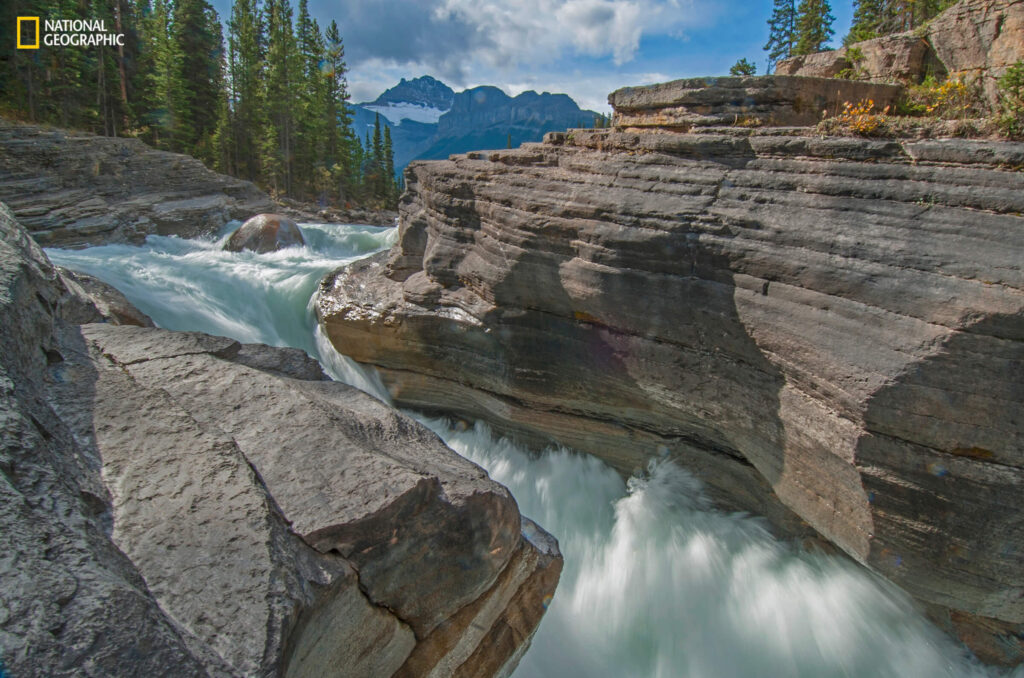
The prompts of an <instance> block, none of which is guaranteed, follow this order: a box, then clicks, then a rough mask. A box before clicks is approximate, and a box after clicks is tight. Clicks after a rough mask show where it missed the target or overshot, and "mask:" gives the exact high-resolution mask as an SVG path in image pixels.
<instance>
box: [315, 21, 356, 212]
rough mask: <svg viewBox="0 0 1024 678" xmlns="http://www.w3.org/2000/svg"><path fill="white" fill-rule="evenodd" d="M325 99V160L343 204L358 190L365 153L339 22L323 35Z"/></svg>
mask: <svg viewBox="0 0 1024 678" xmlns="http://www.w3.org/2000/svg"><path fill="white" fill-rule="evenodd" d="M323 71H324V75H325V78H326V82H325V88H326V89H325V92H324V97H325V102H324V114H325V117H326V129H325V132H324V144H323V145H324V150H325V153H326V157H325V162H326V164H327V166H328V168H330V170H331V175H332V178H333V180H334V184H335V186H337V188H338V197H339V199H340V200H341V202H342V203H343V204H344V203H346V202H349V201H350V200H352V199H354V198H355V197H356V196H357V194H358V192H359V184H360V179H359V170H360V167H361V165H362V159H363V153H362V150H363V149H362V146H361V145H360V143H359V140H358V139H357V138H356V137H355V134H354V133H353V132H352V117H351V114H350V113H349V109H348V102H349V96H348V83H347V81H346V78H345V73H346V72H347V69H346V65H345V46H344V44H343V43H342V40H341V34H340V32H339V31H338V24H337V22H335V21H331V23H330V25H329V26H328V27H327V32H326V34H325V35H324V68H323Z"/></svg>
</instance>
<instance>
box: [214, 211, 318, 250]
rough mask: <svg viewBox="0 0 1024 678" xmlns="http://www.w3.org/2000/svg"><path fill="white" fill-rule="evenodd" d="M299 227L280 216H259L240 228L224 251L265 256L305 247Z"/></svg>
mask: <svg viewBox="0 0 1024 678" xmlns="http://www.w3.org/2000/svg"><path fill="white" fill-rule="evenodd" d="M305 244H306V240H305V238H303V237H302V231H300V230H299V225H298V224H296V223H295V222H294V221H292V220H291V219H289V218H288V217H286V216H282V215H280V214H257V215H256V216H254V217H252V218H251V219H248V220H247V221H246V222H245V223H244V224H242V225H241V226H239V227H238V230H236V231H235V232H234V233H232V234H231V237H230V238H228V241H227V242H226V243H224V249H225V250H227V251H229V252H241V251H243V250H248V251H251V252H257V253H259V254H264V253H266V252H276V251H277V250H281V249H284V248H285V247H295V246H296V245H305Z"/></svg>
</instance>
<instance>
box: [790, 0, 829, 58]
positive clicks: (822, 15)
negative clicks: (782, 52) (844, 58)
mask: <svg viewBox="0 0 1024 678" xmlns="http://www.w3.org/2000/svg"><path fill="white" fill-rule="evenodd" d="M835 20H836V19H835V17H834V16H832V7H831V6H829V4H828V0H801V2H800V6H799V7H798V8H797V20H796V47H795V48H794V50H793V53H794V54H796V55H802V54H814V53H815V52H820V51H822V50H823V49H825V45H826V44H827V43H828V41H829V39H830V38H831V37H832V35H833V33H835V31H833V30H832V23H833V22H834V21H835Z"/></svg>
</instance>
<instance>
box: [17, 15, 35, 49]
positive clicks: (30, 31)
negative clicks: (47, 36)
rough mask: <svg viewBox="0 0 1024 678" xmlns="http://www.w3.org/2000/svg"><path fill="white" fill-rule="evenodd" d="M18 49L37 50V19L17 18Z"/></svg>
mask: <svg viewBox="0 0 1024 678" xmlns="http://www.w3.org/2000/svg"><path fill="white" fill-rule="evenodd" d="M18 49H39V17H37V16H19V17H18Z"/></svg>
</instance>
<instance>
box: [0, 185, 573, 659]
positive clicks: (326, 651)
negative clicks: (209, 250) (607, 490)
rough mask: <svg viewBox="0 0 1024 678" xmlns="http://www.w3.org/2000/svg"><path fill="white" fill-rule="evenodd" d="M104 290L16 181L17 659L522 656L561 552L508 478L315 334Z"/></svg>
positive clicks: (13, 581)
mask: <svg viewBox="0 0 1024 678" xmlns="http://www.w3.org/2000/svg"><path fill="white" fill-rule="evenodd" d="M93 293H98V294H99V296H100V301H99V303H93V305H92V307H91V310H90V303H92V302H90V298H91V296H90V295H91V294H93ZM109 299H110V297H109V295H108V290H105V289H102V288H97V287H96V286H94V285H91V284H90V283H89V281H88V280H85V279H83V278H81V277H76V276H73V274H70V273H69V274H60V273H59V272H58V270H57V269H55V268H53V267H52V266H51V265H50V263H49V262H48V261H47V260H46V257H45V255H44V254H43V252H42V251H41V250H40V249H39V247H38V245H37V244H36V243H35V242H34V241H33V240H32V238H30V237H29V235H28V233H27V232H26V231H25V230H23V229H22V228H20V227H19V226H18V225H17V224H16V223H15V222H14V220H13V218H12V217H11V214H10V212H9V211H8V210H7V208H6V207H4V206H3V205H2V204H0V436H2V438H0V442H2V445H0V494H2V495H3V501H2V502H0V547H2V549H0V551H2V556H0V651H2V653H3V654H2V659H3V666H4V667H5V668H6V669H8V670H9V671H11V673H12V675H16V676H19V677H20V676H82V675H96V676H99V675H102V676H138V675H145V676H175V677H178V676H232V677H233V676H289V677H306V676H309V677H314V676H315V677H318V678H319V677H321V676H351V677H353V678H361V677H365V676H391V675H393V674H396V673H398V672H401V674H402V675H409V676H421V675H428V674H429V675H434V676H453V675H482V676H483V675H493V672H490V671H489V670H487V669H486V667H492V666H494V667H499V668H500V667H505V668H506V669H507V670H509V671H510V670H511V668H513V667H514V665H515V662H516V661H517V659H518V657H519V656H520V654H521V652H523V651H524V649H525V647H526V646H527V645H528V644H529V639H530V637H531V635H532V633H533V631H534V630H535V629H536V625H537V623H538V622H539V620H540V617H541V615H543V612H544V606H543V604H542V599H543V597H544V596H546V595H551V594H552V593H553V592H554V587H555V585H556V583H557V580H558V575H559V573H560V570H561V556H560V555H559V554H558V550H557V545H556V544H555V543H554V540H553V539H552V538H551V537H550V536H548V535H546V534H544V533H543V531H542V530H539V529H538V528H537V527H536V526H535V525H533V524H532V523H530V522H529V521H526V522H522V523H521V520H520V515H519V512H518V509H517V507H516V504H515V501H514V500H513V499H512V497H511V496H510V495H509V493H508V491H507V490H506V489H505V488H503V487H501V486H500V485H498V484H497V483H494V482H493V481H491V480H490V479H489V478H488V477H487V475H486V473H485V472H484V471H483V470H482V469H480V468H479V467H477V466H476V465H474V464H472V463H470V462H468V461H466V460H464V459H462V458H461V457H459V456H458V455H457V454H455V453H454V452H452V451H451V450H449V449H448V448H447V447H445V445H444V444H443V443H442V442H441V440H440V439H438V438H437V436H435V435H434V434H433V433H431V432H430V431H428V430H427V429H426V428H424V427H423V426H420V425H419V424H417V423H416V422H414V421H412V420H410V419H408V418H407V417H405V416H403V415H401V414H399V413H397V412H396V411H395V410H393V409H391V408H389V407H387V406H386V405H384V404H383V403H381V402H379V401H378V400H376V399H374V398H372V397H370V396H367V395H365V394H363V393H361V392H359V391H357V390H355V389H352V388H350V387H348V386H345V385H343V384H339V383H335V382H332V381H329V380H327V379H326V378H325V377H324V375H323V373H322V371H321V370H320V369H319V366H318V365H317V363H316V362H315V361H313V360H312V359H310V358H309V357H308V356H306V355H305V353H303V352H302V351H298V350H295V349H280V348H271V347H268V346H262V345H244V346H243V345H240V344H239V343H238V342H235V341H233V340H230V339H225V338H223V337H212V336H209V335H204V334H199V333H178V332H168V331H165V330H160V329H156V328H153V327H140V326H133V325H128V324H125V325H117V324H115V323H116V322H121V321H123V320H124V319H125V318H127V319H128V320H136V319H139V318H138V317H137V316H136V315H133V314H125V313H124V312H123V311H124V309H119V308H117V306H119V304H114V307H115V310H117V312H116V313H114V312H112V313H111V315H110V316H109V317H108V318H107V319H109V320H111V322H108V323H101V322H100V323H98V322H94V321H101V320H104V310H110V309H111V304H110V303H109ZM114 301H115V302H116V301H117V300H116V299H114ZM101 309H103V310H101ZM141 319H145V316H141ZM145 320H148V319H145ZM83 321H89V322H92V324H85V325H78V324H76V323H79V322H83ZM141 324H145V322H142V323H141ZM467 610H470V611H471V612H467ZM510 620H511V621H510ZM510 624H512V625H515V624H518V626H515V629H516V631H517V635H515V636H514V642H512V643H511V644H510V643H509V642H508V638H509V627H510ZM437 648H444V651H443V652H442V651H439V650H437ZM414 660H415V661H416V663H415V665H414V669H415V670H411V671H410V670H409V668H408V667H409V666H410V662H413V661H414ZM496 670H497V669H496Z"/></svg>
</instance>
